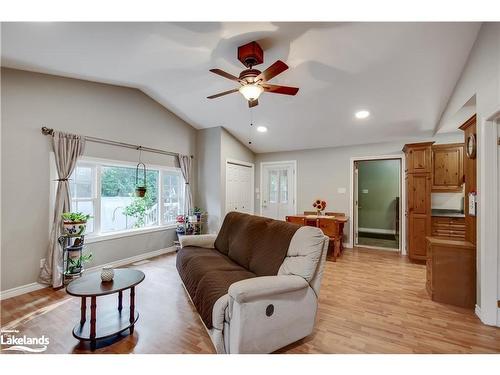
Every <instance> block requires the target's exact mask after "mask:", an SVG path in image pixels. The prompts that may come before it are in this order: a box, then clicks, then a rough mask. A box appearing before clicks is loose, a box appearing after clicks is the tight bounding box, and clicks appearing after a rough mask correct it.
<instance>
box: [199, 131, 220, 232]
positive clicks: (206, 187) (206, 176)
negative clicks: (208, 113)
mask: <svg viewBox="0 0 500 375" xmlns="http://www.w3.org/2000/svg"><path fill="white" fill-rule="evenodd" d="M221 129H222V128H220V127H217V128H209V129H201V130H199V131H198V133H197V137H196V149H197V155H198V159H199V160H198V165H199V168H198V186H199V189H197V193H196V199H195V201H196V205H197V206H199V207H200V208H202V209H203V210H204V211H206V212H207V214H208V215H207V225H208V227H207V228H205V232H207V233H215V232H216V231H217V229H218V228H219V225H220V223H221V215H222V211H221V201H222V198H221V194H222V193H221V190H220V175H221V162H220V150H221Z"/></svg>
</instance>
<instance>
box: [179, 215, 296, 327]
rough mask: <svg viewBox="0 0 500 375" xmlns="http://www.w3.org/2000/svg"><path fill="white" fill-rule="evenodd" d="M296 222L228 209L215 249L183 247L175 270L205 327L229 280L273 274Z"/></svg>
mask: <svg viewBox="0 0 500 375" xmlns="http://www.w3.org/2000/svg"><path fill="white" fill-rule="evenodd" d="M298 228H299V226H298V225H295V224H290V223H286V222H282V221H277V220H272V219H267V218H262V217H259V216H253V215H247V214H241V213H236V212H231V213H229V214H227V215H226V218H225V219H224V223H223V225H222V228H221V230H220V232H219V235H218V236H217V240H216V241H215V247H216V248H215V249H203V248H197V247H185V248H183V249H181V250H179V252H178V253H177V264H176V265H177V270H178V271H179V275H180V277H181V279H182V281H183V283H184V285H185V287H186V289H187V291H188V293H189V295H190V297H191V299H192V300H193V303H194V305H195V307H196V309H197V310H198V313H199V314H200V316H201V318H202V319H203V322H204V323H205V325H206V326H207V328H209V329H210V328H212V310H213V307H214V304H215V302H216V301H217V300H218V299H219V298H220V297H222V296H223V295H225V294H227V292H228V289H229V287H230V286H231V284H233V283H235V282H237V281H240V280H245V279H249V278H252V277H256V276H271V275H276V274H277V273H278V270H279V268H280V266H281V264H282V263H283V260H284V259H285V256H286V253H287V251H288V247H289V245H290V241H291V239H292V237H293V235H294V234H295V232H296V231H297V229H298Z"/></svg>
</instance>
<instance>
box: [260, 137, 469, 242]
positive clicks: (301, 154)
mask: <svg viewBox="0 0 500 375" xmlns="http://www.w3.org/2000/svg"><path fill="white" fill-rule="evenodd" d="M428 140H429V139H408V140H406V141H404V142H403V141H401V142H390V143H378V144H369V145H360V146H346V147H332V148H321V149H313V150H302V151H288V152H275V153H267V154H257V155H256V174H255V186H256V187H258V186H260V163H261V162H268V161H280V160H297V212H299V213H300V212H303V211H310V210H311V209H312V207H311V204H312V202H313V200H314V199H316V198H322V199H325V200H326V201H327V204H328V210H329V211H334V212H345V213H346V214H347V215H348V214H349V196H350V178H351V177H350V160H351V158H352V157H354V156H358V157H361V156H377V155H398V154H401V149H402V148H403V146H404V144H405V143H410V142H420V141H422V142H424V141H428ZM432 140H435V141H436V143H453V142H463V134H462V133H461V132H455V133H447V134H444V135H439V136H437V137H435V138H434V139H432ZM339 188H345V193H339V192H338V189H339ZM259 205H260V201H259V200H256V201H255V211H256V212H259ZM350 226H351V222H348V223H347V224H346V225H345V227H344V235H345V236H346V237H345V240H346V242H347V243H350V242H351V239H350V238H349V232H350Z"/></svg>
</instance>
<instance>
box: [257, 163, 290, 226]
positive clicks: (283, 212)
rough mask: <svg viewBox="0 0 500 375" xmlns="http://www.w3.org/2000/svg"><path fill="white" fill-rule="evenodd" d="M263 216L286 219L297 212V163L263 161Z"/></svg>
mask: <svg viewBox="0 0 500 375" xmlns="http://www.w3.org/2000/svg"><path fill="white" fill-rule="evenodd" d="M261 168H262V192H261V194H262V197H261V213H262V216H266V217H270V218H272V219H277V220H285V216H287V215H293V214H295V163H293V162H283V163H262V167H261Z"/></svg>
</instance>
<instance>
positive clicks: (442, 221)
mask: <svg viewBox="0 0 500 375" xmlns="http://www.w3.org/2000/svg"><path fill="white" fill-rule="evenodd" d="M432 236H434V237H443V238H450V239H457V240H465V218H463V217H439V216H438V217H433V218H432Z"/></svg>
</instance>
